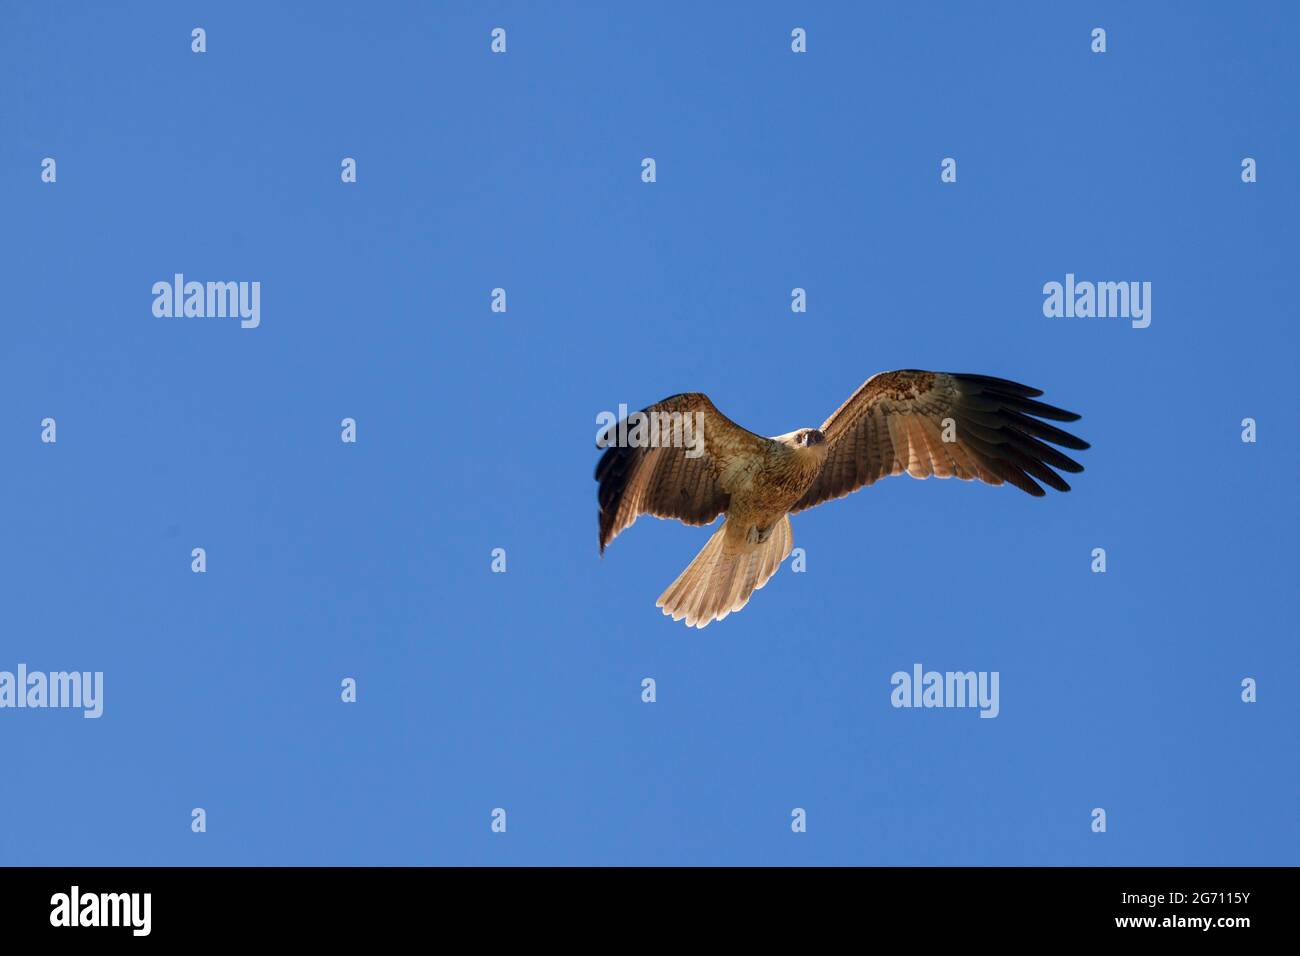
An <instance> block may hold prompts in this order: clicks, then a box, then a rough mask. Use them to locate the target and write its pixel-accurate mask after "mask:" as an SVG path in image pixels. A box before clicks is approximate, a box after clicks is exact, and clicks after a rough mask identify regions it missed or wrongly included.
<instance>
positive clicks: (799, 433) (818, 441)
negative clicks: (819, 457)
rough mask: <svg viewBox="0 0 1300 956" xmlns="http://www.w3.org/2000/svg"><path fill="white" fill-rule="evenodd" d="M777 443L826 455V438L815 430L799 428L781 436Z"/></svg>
mask: <svg viewBox="0 0 1300 956" xmlns="http://www.w3.org/2000/svg"><path fill="white" fill-rule="evenodd" d="M777 441H779V442H781V443H782V444H784V445H789V446H790V447H791V448H800V449H805V448H806V449H809V450H810V451H813V452H814V453H816V454H825V453H826V436H825V435H824V434H822V433H821V431H819V430H818V429H816V428H800V429H797V430H795V431H792V432H789V433H787V434H785V435H781V436H780V437H778V438H777Z"/></svg>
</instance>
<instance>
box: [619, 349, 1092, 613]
mask: <svg viewBox="0 0 1300 956" xmlns="http://www.w3.org/2000/svg"><path fill="white" fill-rule="evenodd" d="M1041 394H1043V393H1042V392H1041V391H1040V390H1039V389H1036V388H1030V387H1029V386H1027V385H1019V384H1017V383H1015V382H1009V381H1007V380H1006V379H1001V378H990V377H988V376H985V375H959V374H956V373H947V372H922V371H918V370H916V369H903V370H902V371H898V372H881V373H880V374H879V375H873V376H872V377H871V378H869V379H867V381H866V382H865V383H864V384H863V386H862V387H861V388H859V389H858V390H857V391H856V392H855V393H854V394H853V395H852V396H850V397H849V400H848V401H846V402H845V403H844V404H843V405H841V406H840V407H839V408H838V409H837V410H836V411H835V414H833V415H831V417H830V418H828V419H826V421H825V422H824V423H823V424H822V427H821V428H819V429H818V428H800V429H798V430H796V431H792V432H788V433H786V434H784V435H777V436H776V437H775V438H763V437H762V436H760V435H755V434H754V433H753V432H750V431H746V430H745V429H744V428H741V427H740V426H739V425H737V424H736V423H735V422H733V421H731V420H730V419H729V418H727V417H726V416H725V415H723V414H722V413H721V412H720V411H718V410H717V409H716V408H714V407H713V403H712V402H711V401H709V399H708V397H707V396H705V395H702V394H700V393H698V392H691V393H686V394H683V395H674V396H673V397H672V398H666V399H664V400H663V401H662V402H659V403H658V404H656V405H651V406H650V407H649V408H647V409H645V410H644V412H642V413H641V417H640V419H639V420H640V421H644V420H645V417H646V416H648V415H649V413H660V418H664V417H665V416H672V415H673V414H674V413H677V414H679V415H680V416H681V420H683V421H686V422H690V421H695V422H698V423H699V424H700V425H701V426H702V427H703V441H702V443H699V444H697V445H696V447H694V448H691V447H689V446H688V447H682V445H681V443H680V442H677V443H675V444H676V445H677V447H663V446H664V445H666V444H673V443H670V442H667V441H658V442H656V444H658V445H659V447H646V445H647V443H646V442H644V441H639V442H633V443H628V442H624V443H623V444H621V445H620V444H618V436H626V434H627V424H628V422H629V421H630V420H631V419H632V418H634V417H637V416H629V417H628V419H624V420H623V421H621V422H619V423H618V425H611V426H610V427H609V428H607V429H606V430H605V431H604V432H603V433H602V434H601V436H600V439H599V441H598V446H599V447H604V448H606V449H607V450H606V451H605V453H604V454H603V455H602V456H601V458H600V461H599V463H598V464H597V465H596V480H597V481H598V482H600V489H599V491H598V493H597V500H598V501H599V503H600V551H601V554H602V555H603V554H604V552H605V546H606V545H607V544H609V543H610V542H611V541H613V540H614V538H615V536H616V535H618V533H619V532H620V531H622V530H623V529H624V528H626V527H628V526H629V525H630V524H632V522H633V521H635V520H636V519H637V516H638V515H643V514H651V515H654V516H655V517H658V518H676V519H678V520H679V521H682V522H684V523H685V524H689V525H705V524H709V523H710V522H712V521H713V520H714V519H715V518H716V517H717V516H718V515H720V514H725V515H726V519H725V520H724V521H723V523H722V526H721V527H720V528H718V530H717V531H716V532H715V533H714V535H713V537H711V538H710V539H709V542H708V544H706V545H705V546H704V549H703V550H702V551H701V552H700V553H699V554H698V555H696V557H695V560H694V561H692V562H691V563H690V565H689V566H688V567H687V568H686V570H685V571H683V572H682V573H681V575H680V576H679V577H678V578H677V580H676V581H674V582H673V583H672V584H670V585H669V586H668V590H666V591H664V593H663V594H661V595H660V596H659V600H658V601H657V602H656V603H657V606H658V607H661V608H663V610H664V613H665V614H670V615H672V618H673V620H674V621H678V620H681V619H682V618H686V624H687V626H688V627H704V626H705V625H706V624H708V623H709V622H710V621H713V620H715V619H716V620H722V619H723V618H724V617H726V616H727V615H728V614H730V613H731V612H732V611H739V610H740V609H741V608H742V607H744V606H745V604H746V603H747V602H748V601H749V596H750V595H751V594H752V593H753V592H754V591H755V590H757V589H758V588H761V587H762V586H763V585H764V584H766V583H767V580H768V578H770V577H771V576H772V575H773V574H774V573H775V572H776V569H777V568H778V567H780V565H781V562H782V561H784V560H785V559H786V557H787V556H788V555H789V554H790V550H791V548H792V547H793V546H794V538H793V536H792V534H791V531H790V517H789V516H790V515H791V514H794V513H795V512H797V511H803V510H804V509H805V508H811V507H813V506H814V505H818V504H821V503H822V502H823V501H830V500H831V499H832V498H843V497H844V496H845V495H847V494H848V493H849V492H851V491H856V490H857V489H858V488H861V487H863V486H864V485H869V484H871V483H873V482H875V481H876V480H878V479H880V478H884V477H886V476H888V475H898V474H902V473H903V472H907V473H908V474H909V475H911V476H912V477H913V478H928V477H930V476H931V475H935V476H936V477H939V478H951V477H952V476H953V475H956V476H957V477H958V478H961V479H963V480H970V479H972V478H978V479H979V480H980V481H983V482H985V483H986V484H990V485H1000V484H1002V483H1003V482H1004V481H1009V482H1011V484H1013V485H1015V486H1016V487H1017V488H1020V489H1021V490H1022V491H1026V492H1028V493H1029V494H1031V495H1034V496H1035V497H1042V496H1043V494H1045V492H1044V491H1043V489H1042V488H1041V487H1040V486H1039V484H1038V482H1037V481H1035V480H1034V479H1035V478H1036V479H1038V481H1041V482H1042V483H1043V484H1045V485H1049V486H1051V487H1052V488H1055V489H1056V490H1057V491H1069V490H1070V486H1069V485H1067V484H1066V483H1065V481H1064V480H1062V478H1061V476H1060V475H1058V474H1057V473H1056V472H1055V471H1053V470H1052V469H1053V468H1056V469H1059V470H1060V471H1068V472H1080V471H1083V466H1082V465H1080V464H1079V463H1078V462H1076V461H1074V460H1073V459H1071V458H1068V457H1066V456H1065V455H1063V454H1061V453H1060V452H1059V451H1057V450H1056V449H1055V448H1052V447H1051V446H1050V445H1048V444H1046V442H1051V443H1052V444H1053V445H1060V446H1062V447H1064V448H1075V449H1085V448H1087V447H1088V443H1087V442H1085V441H1082V440H1081V439H1079V438H1076V437H1075V436H1074V435H1071V434H1069V433H1068V432H1064V431H1062V430H1061V429H1059V428H1055V427H1053V426H1051V425H1048V424H1046V423H1045V422H1042V421H1040V420H1039V419H1044V418H1046V419H1051V420H1053V421H1060V422H1072V421H1075V420H1077V419H1078V418H1079V416H1078V415H1076V414H1074V413H1073V412H1067V411H1064V410H1062V409H1059V408H1055V407H1053V406H1051V405H1045V404H1043V403H1042V402H1036V401H1034V398H1035V397H1036V396H1038V395H1041ZM678 434H679V435H680V432H679V433H678ZM634 444H635V445H638V446H639V447H631V445H634Z"/></svg>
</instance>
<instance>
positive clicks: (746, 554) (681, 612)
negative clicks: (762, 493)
mask: <svg viewBox="0 0 1300 956" xmlns="http://www.w3.org/2000/svg"><path fill="white" fill-rule="evenodd" d="M726 533H727V523H726V522H725V521H724V522H723V523H722V527H720V528H719V529H718V530H717V531H715V532H714V533H713V537H711V538H709V542H708V544H706V545H705V546H704V548H703V549H702V550H701V551H700V553H699V554H697V555H696V556H695V560H694V561H692V562H691V563H690V564H689V565H687V567H686V570H685V571H683V572H682V573H681V574H680V575H678V577H677V580H676V581H674V582H673V583H672V584H670V585H668V588H667V589H666V590H665V591H664V593H663V594H661V595H659V600H658V601H656V602H655V606H656V607H661V608H663V611H664V613H665V614H667V615H669V616H670V617H672V619H673V620H674V621H680V620H681V619H682V618H686V626H687V627H705V626H706V625H708V624H709V622H711V621H714V620H718V621H721V620H722V619H723V618H724V617H726V616H727V615H728V614H731V613H733V612H734V611H739V610H740V609H741V608H742V607H744V606H745V605H746V604H748V603H749V596H750V595H751V594H753V593H754V592H755V591H757V590H758V589H759V588H761V587H762V586H763V585H764V584H766V583H767V582H768V579H769V578H770V577H772V575H773V574H775V573H776V569H777V568H779V567H780V566H781V562H782V561H784V560H785V559H786V558H787V557H788V556H789V554H790V551H791V549H793V548H794V533H793V532H792V531H791V529H790V516H789V515H786V516H785V517H783V518H782V519H781V520H780V521H778V522H777V523H776V525H775V527H773V528H772V533H771V534H770V535H769V536H768V538H767V540H766V541H764V542H763V543H762V544H756V545H752V546H750V547H748V548H746V549H745V550H743V551H735V550H734V548H735V543H734V542H728V541H727V540H726Z"/></svg>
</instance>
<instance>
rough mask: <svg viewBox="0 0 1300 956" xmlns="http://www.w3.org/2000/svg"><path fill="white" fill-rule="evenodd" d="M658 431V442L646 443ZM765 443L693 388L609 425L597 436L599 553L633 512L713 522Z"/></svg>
mask: <svg viewBox="0 0 1300 956" xmlns="http://www.w3.org/2000/svg"><path fill="white" fill-rule="evenodd" d="M652 414H653V415H654V416H656V417H655V418H654V419H653V420H654V422H655V423H656V424H655V426H654V427H655V429H656V431H655V432H651V425H650V421H651V419H650V418H649V416H651V415H652ZM638 416H646V417H645V418H640V419H638ZM637 421H640V422H641V423H642V430H641V432H640V434H639V435H638V434H637V432H636V431H635V427H636V423H637ZM676 422H680V423H681V425H680V430H677V429H676V428H675V423H676ZM688 423H689V424H688ZM699 429H702V432H697V430H699ZM656 433H657V435H658V438H657V440H656V441H655V444H657V445H658V447H649V443H650V442H651V441H652V439H653V436H654V434H656ZM620 436H624V437H623V439H622V440H623V441H624V443H623V444H619V442H620ZM679 436H680V437H679ZM768 441H770V439H767V438H763V437H761V436H759V435H755V434H754V433H753V432H750V431H747V430H745V429H744V428H741V427H740V426H739V425H737V424H736V423H735V422H733V421H731V419H729V418H727V416H725V415H723V414H722V413H721V412H720V411H718V410H717V409H716V408H714V407H713V403H712V402H711V401H709V398H708V396H707V395H703V394H701V393H699V392H687V393H684V394H681V395H674V396H672V397H671V398H665V399H664V400H663V401H662V402H657V403H655V404H654V405H651V406H650V407H649V408H645V409H642V411H641V412H638V413H635V414H633V415H629V416H628V417H627V418H626V419H624V420H623V421H622V422H620V423H618V424H617V425H611V426H610V427H609V428H607V429H606V430H605V431H604V432H603V433H602V434H601V436H600V438H599V439H598V441H597V447H602V448H605V449H606V450H605V454H603V455H601V456H600V461H599V462H597V463H596V480H597V481H598V482H600V489H599V491H598V492H597V500H598V501H599V503H600V550H601V553H602V554H603V553H604V551H605V546H606V545H607V544H609V543H610V542H611V541H613V540H614V538H615V537H616V536H617V535H618V533H619V532H620V531H622V530H623V529H624V528H626V527H628V526H629V525H630V524H632V522H633V521H635V520H636V519H637V516H638V515H644V514H651V515H654V516H655V517H657V518H676V519H677V520H678V521H682V522H685V523H686V524H693V525H701V524H708V523H709V522H711V521H712V520H713V519H714V518H716V517H717V516H718V515H720V514H722V512H724V511H726V510H727V505H728V503H729V502H730V500H731V490H732V488H733V487H734V483H735V482H736V481H738V480H742V478H743V476H744V475H745V474H746V473H747V472H748V470H749V469H748V467H747V466H748V465H751V464H754V463H757V461H758V456H759V455H760V454H761V453H762V450H763V446H764V444H765V443H766V442H768ZM696 442H698V443H699V444H696ZM665 446H667V447H665Z"/></svg>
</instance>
